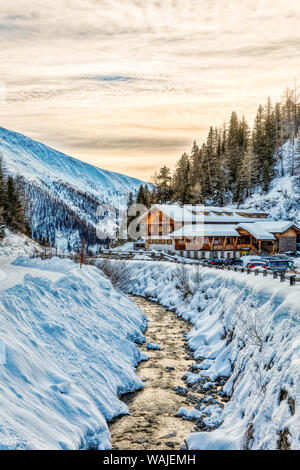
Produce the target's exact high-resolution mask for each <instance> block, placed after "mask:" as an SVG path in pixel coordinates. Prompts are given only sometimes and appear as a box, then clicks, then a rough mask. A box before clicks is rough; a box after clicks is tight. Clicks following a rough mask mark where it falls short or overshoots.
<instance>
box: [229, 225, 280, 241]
mask: <svg viewBox="0 0 300 470" xmlns="http://www.w3.org/2000/svg"><path fill="white" fill-rule="evenodd" d="M236 228H237V230H238V229H239V228H241V229H244V230H246V231H247V232H248V233H250V234H251V235H252V236H253V237H255V238H256V239H257V240H275V237H274V235H272V234H271V233H270V232H268V231H267V227H264V226H263V225H262V224H261V223H260V222H253V223H251V224H250V223H248V224H247V223H246V224H239V225H238V226H237V227H236Z"/></svg>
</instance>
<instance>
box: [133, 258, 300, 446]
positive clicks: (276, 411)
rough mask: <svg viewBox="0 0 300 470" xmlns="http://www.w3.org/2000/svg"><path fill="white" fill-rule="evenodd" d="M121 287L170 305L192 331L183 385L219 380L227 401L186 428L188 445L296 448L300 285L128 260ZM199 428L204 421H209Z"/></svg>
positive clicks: (299, 391)
mask: <svg viewBox="0 0 300 470" xmlns="http://www.w3.org/2000/svg"><path fill="white" fill-rule="evenodd" d="M128 277H129V278H130V283H128V286H127V289H128V291H129V292H131V293H134V294H136V295H141V296H148V297H149V298H150V299H151V300H154V301H157V302H159V303H160V304H162V305H163V306H165V307H167V308H170V309H175V310H176V312H177V313H178V314H179V315H180V316H182V317H183V318H184V319H186V320H189V321H191V323H192V324H193V325H194V328H193V329H192V331H191V332H190V333H189V335H188V342H189V346H190V347H191V348H192V349H193V350H194V357H195V359H198V360H200V359H202V358H203V359H205V361H203V368H201V364H202V363H201V362H200V364H198V365H197V367H196V368H195V370H196V373H188V374H187V378H188V381H189V382H191V383H195V382H196V381H201V380H203V379H204V378H206V379H207V380H216V379H218V378H219V379H220V378H223V379H224V383H225V385H224V387H223V393H224V394H225V395H227V396H229V397H230V396H231V400H230V401H229V402H228V403H227V404H226V405H225V407H224V409H223V410H220V409H218V414H217V415H216V416H211V418H212V421H213V422H215V424H217V423H218V425H220V424H221V423H222V424H221V425H220V427H219V428H218V429H216V430H213V431H211V432H199V433H192V434H191V435H190V436H189V437H188V439H187V442H188V445H189V448H190V449H193V450H194V449H277V448H285V447H291V448H292V449H300V436H299V433H300V411H299V410H300V408H299V405H300V335H299V333H300V287H299V286H296V287H290V286H288V285H287V284H285V285H283V284H280V283H279V282H278V281H277V280H273V279H268V278H263V277H262V276H259V277H254V276H253V277H249V276H247V275H246V274H241V273H235V272H225V271H218V270H213V269H208V268H205V267H200V268H199V267H194V266H186V267H184V268H183V267H180V268H179V267H177V266H174V264H167V263H154V262H152V263H146V262H131V263H130V264H129V263H128ZM206 419H207V421H208V422H207V423H206V424H207V425H209V419H208V418H206Z"/></svg>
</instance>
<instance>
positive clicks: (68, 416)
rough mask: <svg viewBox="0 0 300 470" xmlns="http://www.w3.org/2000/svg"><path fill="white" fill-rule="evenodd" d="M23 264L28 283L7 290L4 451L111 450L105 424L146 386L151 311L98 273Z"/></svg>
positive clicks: (0, 348)
mask: <svg viewBox="0 0 300 470" xmlns="http://www.w3.org/2000/svg"><path fill="white" fill-rule="evenodd" d="M15 264H17V265H18V268H17V269H21V268H20V266H22V267H23V268H24V271H25V272H24V279H23V281H22V283H21V284H18V285H15V286H14V287H11V288H10V289H6V290H2V291H0V313H1V323H0V390H1V403H0V422H1V428H0V449H78V448H88V447H89V446H92V447H97V448H99V449H108V448H110V442H109V431H108V427H107V423H106V421H108V420H111V419H112V418H114V417H115V416H117V415H119V414H123V413H127V412H128V408H127V406H126V405H125V404H124V403H123V402H122V401H120V400H119V398H118V395H119V394H121V393H125V392H129V391H134V390H136V389H139V388H141V387H142V386H143V385H142V382H141V381H140V379H139V378H138V377H137V375H136V372H135V367H136V365H137V364H138V363H139V362H140V361H141V360H142V358H143V356H142V354H141V353H140V351H139V348H138V346H137V344H135V343H136V342H142V341H143V340H144V336H143V332H144V330H145V328H146V318H145V316H144V314H143V313H142V312H141V310H140V309H139V308H137V307H136V305H135V304H134V303H133V302H132V301H131V300H130V299H129V298H128V297H126V296H125V295H123V294H121V293H120V292H118V291H116V290H115V289H114V288H113V286H112V285H111V283H110V281H109V280H108V279H107V278H105V277H104V276H103V275H102V273H101V272H100V271H99V270H98V269H96V268H93V267H90V266H84V268H83V269H82V270H80V269H79V267H78V265H75V264H74V263H72V262H71V261H66V260H59V259H52V260H51V261H47V262H43V261H41V260H32V261H30V260H28V259H27V260H26V261H25V260H23V261H22V260H20V261H19V262H17V263H15ZM26 266H28V267H30V268H38V269H39V270H45V269H46V270H50V271H51V272H58V273H62V276H61V278H60V279H59V280H57V281H55V282H53V281H52V280H51V279H48V278H47V271H45V277H43V278H42V277H35V276H32V275H29V274H26V269H27V267H26ZM0 268H1V257H0ZM12 269H13V267H12ZM38 272H39V276H40V271H38Z"/></svg>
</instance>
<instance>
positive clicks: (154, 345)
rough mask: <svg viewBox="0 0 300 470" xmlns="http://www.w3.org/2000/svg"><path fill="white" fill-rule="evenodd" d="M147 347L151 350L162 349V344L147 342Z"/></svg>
mask: <svg viewBox="0 0 300 470" xmlns="http://www.w3.org/2000/svg"><path fill="white" fill-rule="evenodd" d="M146 348H147V349H149V350H151V349H152V350H153V351H158V350H160V349H161V347H160V345H159V344H156V343H147V345H146Z"/></svg>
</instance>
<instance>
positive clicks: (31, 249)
mask: <svg viewBox="0 0 300 470" xmlns="http://www.w3.org/2000/svg"><path fill="white" fill-rule="evenodd" d="M42 251H43V250H42V248H41V246H40V245H39V244H38V243H36V242H34V241H33V240H32V239H31V238H29V237H27V236H26V235H23V234H16V233H13V232H11V231H10V230H8V229H5V236H4V238H3V239H2V240H0V256H14V257H17V256H29V255H32V254H34V253H37V252H42ZM0 267H1V264H0Z"/></svg>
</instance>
